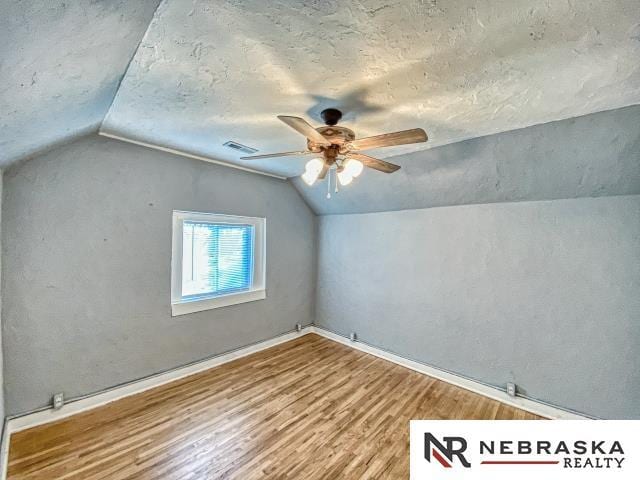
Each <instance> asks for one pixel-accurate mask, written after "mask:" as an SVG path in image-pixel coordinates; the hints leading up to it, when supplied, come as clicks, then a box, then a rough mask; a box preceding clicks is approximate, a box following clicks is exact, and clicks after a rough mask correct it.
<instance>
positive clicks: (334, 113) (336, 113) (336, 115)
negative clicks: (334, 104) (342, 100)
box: [320, 108, 342, 126]
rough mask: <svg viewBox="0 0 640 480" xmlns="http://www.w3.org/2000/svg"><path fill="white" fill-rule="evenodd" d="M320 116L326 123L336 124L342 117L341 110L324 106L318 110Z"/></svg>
mask: <svg viewBox="0 0 640 480" xmlns="http://www.w3.org/2000/svg"><path fill="white" fill-rule="evenodd" d="M320 116H321V117H322V120H323V121H324V123H325V124H326V125H329V126H333V125H336V124H337V123H338V122H339V121H340V119H341V118H342V112H341V111H340V110H338V109H337V108H326V109H324V110H323V111H322V112H320Z"/></svg>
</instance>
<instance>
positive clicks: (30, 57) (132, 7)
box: [0, 0, 159, 168]
mask: <svg viewBox="0 0 640 480" xmlns="http://www.w3.org/2000/svg"><path fill="white" fill-rule="evenodd" d="M158 3H159V0H137V1H124V0H122V1H95V0H70V1H59V0H58V1H53V0H47V1H20V0H3V1H2V2H0V168H3V167H6V166H7V165H9V164H10V163H12V162H14V161H16V160H20V159H21V158H24V157H26V156H29V155H31V154H33V153H36V152H39V151H42V150H45V149H46V148H47V147H49V146H51V145H54V144H57V143H60V142H63V141H65V140H66V139H68V138H72V137H77V136H79V135H81V134H83V133H85V132H89V131H97V129H98V126H99V125H100V123H101V122H102V120H103V118H104V116H105V114H106V113H107V110H108V108H109V105H111V102H112V100H113V97H114V95H115V93H116V90H117V88H118V85H119V83H120V80H121V78H122V75H123V74H124V72H125V70H126V68H127V65H128V63H129V61H130V60H131V57H132V56H133V54H134V52H135V50H136V48H137V46H138V44H139V42H140V40H141V39H142V37H143V35H144V32H145V30H146V28H147V26H148V24H149V22H150V21H151V18H152V17H153V12H154V11H155V9H156V7H157V5H158Z"/></svg>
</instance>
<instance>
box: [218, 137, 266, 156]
mask: <svg viewBox="0 0 640 480" xmlns="http://www.w3.org/2000/svg"><path fill="white" fill-rule="evenodd" d="M222 145H224V146H225V147H227V148H231V149H233V150H237V151H239V152H242V153H249V154H251V153H256V152H257V151H258V150H257V149H255V148H251V147H247V146H246V145H242V144H241V143H238V142H234V141H231V140H229V141H228V142H224V143H223V144H222Z"/></svg>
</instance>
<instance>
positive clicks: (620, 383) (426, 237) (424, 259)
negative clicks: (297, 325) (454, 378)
mask: <svg viewBox="0 0 640 480" xmlns="http://www.w3.org/2000/svg"><path fill="white" fill-rule="evenodd" d="M319 227H320V228H319V239H318V240H319V244H320V253H319V260H318V298H317V313H316V322H317V323H318V324H319V325H320V326H323V327H327V328H329V329H331V330H334V331H336V332H339V333H343V334H347V333H349V332H350V331H353V330H355V331H356V332H357V333H358V335H359V337H360V338H361V339H362V340H364V341H366V342H369V343H372V344H374V345H377V346H380V347H383V348H386V349H388V350H391V351H393V352H396V353H399V354H401V355H404V356H406V357H409V358H413V359H417V360H420V361H422V362H425V363H428V364H431V365H434V366H437V367H440V368H444V369H446V370H450V371H453V372H457V373H461V374H463V375H465V376H468V377H471V378H474V379H477V380H480V381H482V382H485V383H489V384H492V385H496V386H504V384H505V383H506V382H507V381H515V382H516V383H517V384H518V385H519V386H520V387H521V388H522V389H523V390H524V393H526V394H527V395H528V396H530V397H533V398H536V399H540V400H544V401H548V402H551V403H553V404H557V405H560V406H564V407H567V408H571V409H574V410H577V411H580V412H584V413H587V414H591V415H594V416H598V417H603V418H640V401H639V400H640V355H639V354H638V352H640V322H639V321H638V319H640V295H639V293H640V262H639V261H638V259H639V258H640V196H620V197H606V198H592V199H577V200H556V201H541V202H523V203H508V204H487V205H471V206H460V207H443V208H433V209H426V210H410V211H399V212H386V213H372V214H356V215H336V216H324V217H320V223H319Z"/></svg>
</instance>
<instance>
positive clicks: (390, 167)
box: [346, 152, 400, 173]
mask: <svg viewBox="0 0 640 480" xmlns="http://www.w3.org/2000/svg"><path fill="white" fill-rule="evenodd" d="M346 157H347V158H353V159H354V160H359V161H361V162H362V164H363V165H364V166H365V167H369V168H373V169H374V170H379V171H381V172H384V173H393V172H395V171H396V170H400V165H396V164H395V163H389V162H385V161H384V160H379V159H377V158H373V157H370V156H369V155H365V154H364V153H357V152H349V153H348V154H347V155H346Z"/></svg>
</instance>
